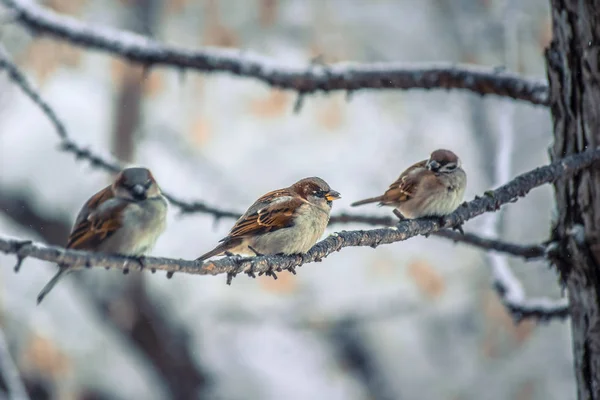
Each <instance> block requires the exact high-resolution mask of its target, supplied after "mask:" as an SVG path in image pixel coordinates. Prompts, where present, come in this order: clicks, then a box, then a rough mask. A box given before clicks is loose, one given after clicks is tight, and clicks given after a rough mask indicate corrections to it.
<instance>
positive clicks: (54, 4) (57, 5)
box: [45, 0, 87, 17]
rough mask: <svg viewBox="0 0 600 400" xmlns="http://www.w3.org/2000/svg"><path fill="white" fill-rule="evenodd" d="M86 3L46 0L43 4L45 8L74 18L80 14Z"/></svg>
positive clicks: (82, 1)
mask: <svg viewBox="0 0 600 400" xmlns="http://www.w3.org/2000/svg"><path fill="white" fill-rule="evenodd" d="M86 3H87V0H48V1H47V2H45V6H46V7H48V8H51V9H53V10H54V11H56V12H58V13H59V14H69V15H72V16H75V17H76V16H79V15H80V14H81V11H82V10H83V6H85V4H86Z"/></svg>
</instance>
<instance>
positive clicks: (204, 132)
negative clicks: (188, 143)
mask: <svg viewBox="0 0 600 400" xmlns="http://www.w3.org/2000/svg"><path fill="white" fill-rule="evenodd" d="M189 132H190V136H191V138H192V141H193V142H194V143H195V144H197V145H198V146H199V147H202V146H203V145H204V144H206V142H208V140H209V139H210V137H211V127H210V121H209V120H208V119H206V118H204V117H199V118H197V119H196V120H194V121H193V122H192V126H191V128H190V131H189Z"/></svg>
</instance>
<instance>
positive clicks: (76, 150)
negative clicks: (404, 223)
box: [0, 48, 543, 259]
mask: <svg viewBox="0 0 600 400" xmlns="http://www.w3.org/2000/svg"><path fill="white" fill-rule="evenodd" d="M0 69H3V70H5V71H6V72H7V74H8V76H9V78H10V79H11V81H12V82H14V83H15V84H16V85H17V86H19V87H20V88H21V90H23V92H24V93H25V94H26V95H27V96H28V97H29V98H30V99H31V100H32V101H33V102H34V103H35V104H36V105H37V106H38V107H40V109H41V110H42V112H43V113H44V114H46V116H47V117H48V119H49V120H50V122H51V123H52V125H53V126H54V128H55V130H56V132H57V134H58V136H59V137H60V139H61V144H60V148H61V149H62V150H64V151H68V152H70V153H72V154H74V155H75V157H76V158H77V159H79V160H87V161H88V162H89V163H90V164H91V165H92V167H95V168H101V169H104V170H106V171H108V172H111V173H116V172H118V171H120V170H121V168H122V166H121V165H120V163H119V162H118V161H115V160H111V159H109V158H108V157H103V156H101V155H99V154H96V153H95V152H93V151H92V150H90V149H88V148H85V147H83V146H82V145H80V144H78V143H76V142H75V141H74V140H73V139H71V137H70V136H69V134H68V133H67V129H66V128H65V125H64V124H63V123H62V121H61V120H60V118H59V117H58V116H57V115H56V113H55V112H54V110H53V109H52V107H51V106H50V105H49V104H48V103H47V102H46V101H45V100H44V99H43V98H42V97H41V95H40V94H39V92H38V91H37V90H36V89H35V88H34V87H33V86H32V85H31V84H30V83H29V82H28V80H27V78H26V77H25V75H24V74H23V73H22V72H21V71H20V69H19V68H18V67H17V66H16V65H15V64H14V63H12V62H11V61H10V60H9V59H8V56H7V55H6V54H5V52H4V51H3V49H1V48H0ZM164 195H165V196H166V197H167V199H168V200H169V202H170V204H172V205H174V206H175V207H178V208H179V209H180V211H181V212H182V213H184V214H187V213H204V214H209V215H212V216H213V217H214V218H215V219H217V220H218V219H221V218H232V219H237V218H239V217H240V216H241V215H242V213H241V212H238V211H233V210H225V209H222V208H218V207H215V206H211V205H209V204H206V203H205V202H203V201H193V202H186V201H184V200H181V199H179V198H178V197H177V196H174V195H172V194H170V193H168V192H165V193H164ZM349 223H362V224H368V225H383V226H392V225H394V224H395V223H396V219H395V218H392V217H371V216H364V215H351V214H345V213H342V214H339V215H334V216H332V217H331V219H330V221H329V224H330V225H334V224H349ZM436 235H437V236H440V237H446V238H449V239H452V240H454V241H456V242H463V243H467V244H470V245H473V246H476V247H480V248H483V249H486V250H489V249H493V250H496V251H499V252H504V253H508V254H511V255H514V256H519V257H524V258H525V259H533V258H539V257H542V256H543V248H541V246H520V245H515V244H511V243H504V242H501V241H498V240H494V239H485V238H479V237H478V236H476V235H474V234H468V233H467V234H466V235H464V236H463V235H458V234H456V233H455V232H451V231H440V232H436Z"/></svg>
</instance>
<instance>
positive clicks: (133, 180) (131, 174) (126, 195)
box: [112, 168, 160, 201]
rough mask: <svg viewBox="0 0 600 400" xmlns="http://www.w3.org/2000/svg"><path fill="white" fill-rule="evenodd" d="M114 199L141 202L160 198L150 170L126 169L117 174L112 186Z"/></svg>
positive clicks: (158, 189)
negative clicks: (119, 198)
mask: <svg viewBox="0 0 600 400" xmlns="http://www.w3.org/2000/svg"><path fill="white" fill-rule="evenodd" d="M112 188H113V192H114V193H115V197H121V198H123V199H127V200H133V201H142V200H146V199H152V198H155V197H158V196H160V188H159V187H158V184H157V183H156V181H155V180H154V177H153V176H152V173H151V172H150V170H148V169H146V168H126V169H124V170H122V171H121V172H119V175H117V178H116V179H115V182H114V183H113V185H112Z"/></svg>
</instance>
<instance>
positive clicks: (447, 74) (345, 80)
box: [1, 0, 548, 106]
mask: <svg viewBox="0 0 600 400" xmlns="http://www.w3.org/2000/svg"><path fill="white" fill-rule="evenodd" d="M1 1H2V3H4V4H5V5H6V6H7V7H8V9H9V10H10V11H12V12H13V13H14V16H15V18H16V19H17V20H18V21H19V22H20V23H21V24H22V25H24V26H25V27H27V28H29V29H31V30H32V31H34V32H36V33H41V34H45V35H48V36H52V37H55V38H57V39H60V40H65V41H68V42H70V43H71V44H74V45H77V46H81V47H85V48H92V49H96V50H102V51H106V52H108V53H111V54H113V55H116V56H119V57H122V58H126V59H128V60H130V61H132V62H138V63H141V64H144V65H146V66H148V67H152V66H157V65H164V66H172V67H177V68H179V69H194V70H197V71H201V72H228V73H231V74H234V75H237V76H241V77H249V78H255V79H258V80H260V81H262V82H264V83H266V84H268V85H270V86H272V87H276V88H280V89H291V90H295V91H297V92H298V93H299V94H300V95H301V97H300V98H303V96H304V95H305V94H310V93H315V92H319V91H322V92H330V91H334V90H345V91H348V92H353V91H356V90H359V89H416V88H418V89H462V90H468V91H471V92H473V93H476V94H479V95H489V94H494V95H497V96H503V97H510V98H512V99H515V100H522V101H527V102H529V103H532V104H536V105H545V106H547V105H548V87H547V84H546V83H545V82H544V81H542V80H531V79H525V78H523V77H520V76H519V75H516V74H512V73H508V72H504V71H501V70H498V69H493V68H483V67H478V66H464V65H463V66H458V65H451V64H439V65H431V64H422V65H418V64H415V65H408V64H400V63H372V64H358V63H338V64H332V65H329V66H322V65H315V64H314V63H313V64H311V65H309V66H307V67H303V68H298V67H290V66H287V65H285V64H283V63H280V62H277V61H275V60H273V59H270V58H268V57H265V56H259V55H254V54H252V55H251V54H247V53H246V52H242V51H239V50H230V49H221V48H210V49H199V50H190V49H185V48H181V47H176V46H170V45H165V44H162V43H160V42H157V41H155V40H152V39H149V38H147V37H144V36H141V35H137V34H134V33H131V32H126V31H121V30H117V29H113V28H107V27H101V26H94V25H91V24H90V23H88V22H86V23H83V22H80V21H78V20H76V19H74V18H72V17H68V16H63V15H59V14H57V13H55V12H53V11H51V10H48V9H45V8H43V7H41V6H39V5H37V4H35V3H34V2H32V1H30V0H1Z"/></svg>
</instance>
